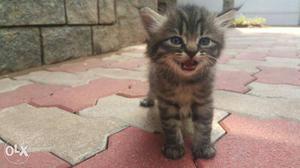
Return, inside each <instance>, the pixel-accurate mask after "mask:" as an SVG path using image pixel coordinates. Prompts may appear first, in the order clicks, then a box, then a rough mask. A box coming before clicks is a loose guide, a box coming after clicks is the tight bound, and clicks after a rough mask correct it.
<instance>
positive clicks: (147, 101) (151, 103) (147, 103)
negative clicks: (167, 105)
mask: <svg viewBox="0 0 300 168" xmlns="http://www.w3.org/2000/svg"><path fill="white" fill-rule="evenodd" d="M140 105H141V106H143V107H152V106H154V100H152V99H148V98H145V99H144V100H142V101H141V102H140Z"/></svg>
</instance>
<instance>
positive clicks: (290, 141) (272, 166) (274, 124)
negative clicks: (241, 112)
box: [197, 115, 300, 168]
mask: <svg viewBox="0 0 300 168" xmlns="http://www.w3.org/2000/svg"><path fill="white" fill-rule="evenodd" d="M223 125H224V127H225V128H227V131H228V134H227V135H225V136H224V137H223V138H222V139H221V140H220V141H218V142H217V155H216V157H215V158H214V159H212V160H208V161H205V160H198V161H197V165H198V167H199V168H202V167H207V168H208V167H209V168H220V167H222V168H253V167H255V168H283V167H289V168H296V167H300V141H299V139H300V132H299V130H300V124H299V123H296V122H291V121H290V122H289V121H285V120H279V119H274V120H259V119H255V118H247V117H241V116H237V115H231V116H229V117H228V118H226V119H225V120H224V121H223Z"/></svg>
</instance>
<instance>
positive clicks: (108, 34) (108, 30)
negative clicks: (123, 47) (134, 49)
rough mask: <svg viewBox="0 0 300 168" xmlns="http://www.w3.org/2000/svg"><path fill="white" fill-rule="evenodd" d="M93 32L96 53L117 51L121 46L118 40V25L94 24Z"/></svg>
mask: <svg viewBox="0 0 300 168" xmlns="http://www.w3.org/2000/svg"><path fill="white" fill-rule="evenodd" d="M93 33H94V39H93V40H94V52H95V54H101V53H106V52H109V51H116V50H118V49H119V48H120V43H119V40H118V37H119V30H118V26H117V25H112V26H94V27H93Z"/></svg>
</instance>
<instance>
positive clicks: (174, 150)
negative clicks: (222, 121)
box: [140, 5, 233, 159]
mask: <svg viewBox="0 0 300 168" xmlns="http://www.w3.org/2000/svg"><path fill="white" fill-rule="evenodd" d="M140 15H141V18H142V21H143V24H144V27H145V29H146V31H147V32H148V35H149V37H148V39H147V52H146V54H147V56H148V58H149V59H150V70H149V82H150V91H149V93H148V97H147V98H146V99H145V100H143V101H142V102H141V105H142V106H146V107H149V106H153V105H154V102H155V100H157V103H158V104H157V105H158V108H159V113H160V119H161V126H162V129H163V131H164V134H165V145H164V147H163V150H162V151H163V153H164V155H165V156H166V157H167V158H170V159H179V158H181V157H182V156H183V155H184V142H183V137H182V133H181V129H180V127H181V123H182V120H184V119H187V118H189V117H191V118H192V121H193V124H194V135H193V146H192V151H193V155H194V157H195V158H211V157H213V156H214V155H215V149H214V147H213V145H212V144H211V142H210V136H211V130H212V120H213V97H212V92H213V81H214V74H215V64H216V61H217V59H218V58H219V56H220V53H221V50H222V49H223V46H224V33H223V27H226V25H227V24H226V23H227V22H228V21H229V20H231V19H232V16H233V11H228V12H225V13H224V14H222V15H219V16H218V15H215V14H212V13H210V12H209V11H207V10H206V9H205V8H201V7H198V6H193V5H187V6H181V7H177V8H175V9H172V10H170V11H169V12H168V14H167V15H166V16H161V15H159V14H158V13H156V12H155V11H153V10H151V9H150V8H143V9H141V11H140Z"/></svg>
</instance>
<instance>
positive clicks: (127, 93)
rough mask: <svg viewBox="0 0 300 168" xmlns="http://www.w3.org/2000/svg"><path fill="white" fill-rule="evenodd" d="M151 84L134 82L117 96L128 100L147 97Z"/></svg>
mask: <svg viewBox="0 0 300 168" xmlns="http://www.w3.org/2000/svg"><path fill="white" fill-rule="evenodd" d="M148 88H149V84H148V83H147V82H141V81H132V83H131V84H130V85H129V86H128V87H127V88H125V89H123V90H120V91H119V92H118V93H117V94H118V95H120V96H124V97H127V98H135V97H145V96H146V95H147V93H148Z"/></svg>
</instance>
